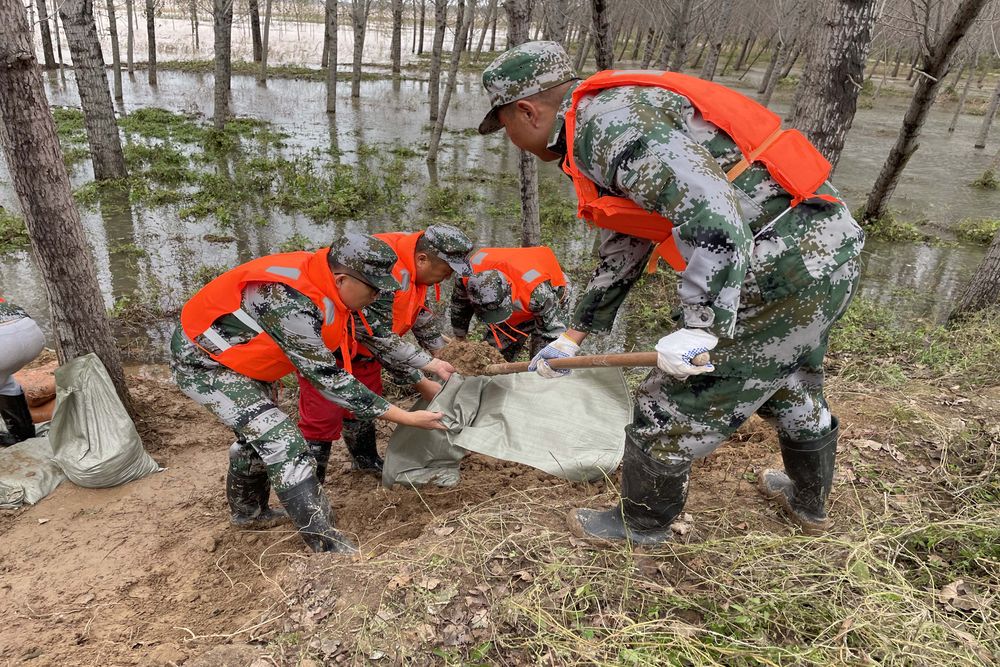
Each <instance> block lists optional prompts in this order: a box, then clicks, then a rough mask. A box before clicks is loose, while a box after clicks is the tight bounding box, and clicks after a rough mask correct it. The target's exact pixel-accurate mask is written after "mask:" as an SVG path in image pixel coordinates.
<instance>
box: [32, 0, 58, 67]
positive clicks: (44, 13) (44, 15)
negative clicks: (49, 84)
mask: <svg viewBox="0 0 1000 667" xmlns="http://www.w3.org/2000/svg"><path fill="white" fill-rule="evenodd" d="M36 4H37V5H38V28H39V29H40V30H41V31H42V54H43V56H44V58H45V69H55V68H56V58H55V56H54V55H52V33H51V32H50V31H49V8H48V7H46V6H45V0H36Z"/></svg>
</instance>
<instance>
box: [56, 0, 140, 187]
mask: <svg viewBox="0 0 1000 667" xmlns="http://www.w3.org/2000/svg"><path fill="white" fill-rule="evenodd" d="M59 14H60V15H61V16H62V20H63V28H64V29H65V30H66V41H67V42H68V43H69V50H70V54H71V55H72V57H73V71H74V73H75V75H76V87H77V91H78V92H79V93H80V107H81V108H82V109H83V122H84V126H85V127H86V128H87V141H88V142H89V144H90V157H91V160H92V162H93V165H94V178H96V179H97V180H99V181H101V180H108V179H115V178H125V176H127V173H126V171H125V157H124V155H123V154H122V142H121V138H120V137H119V136H118V124H117V122H116V121H115V108H114V105H113V104H112V102H111V94H110V93H109V92H108V74H107V71H106V70H105V68H104V58H103V57H102V55H101V43H100V41H99V40H98V39H97V26H96V25H95V23H94V5H93V0H63V2H62V5H60V7H59Z"/></svg>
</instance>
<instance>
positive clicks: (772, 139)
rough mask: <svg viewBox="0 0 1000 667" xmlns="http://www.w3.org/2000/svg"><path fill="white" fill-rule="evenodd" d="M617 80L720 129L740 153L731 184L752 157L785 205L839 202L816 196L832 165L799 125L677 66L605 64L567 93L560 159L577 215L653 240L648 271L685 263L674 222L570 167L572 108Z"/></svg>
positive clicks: (573, 162)
mask: <svg viewBox="0 0 1000 667" xmlns="http://www.w3.org/2000/svg"><path fill="white" fill-rule="evenodd" d="M619 86H654V87H657V88H664V89H666V90H670V91H672V92H675V93H677V94H678V95H683V96H684V97H686V98H687V99H688V101H690V102H691V104H692V106H694V108H695V109H697V110H698V112H699V113H700V114H701V116H702V117H703V118H704V119H705V120H707V121H708V122H710V123H712V124H713V125H715V126H717V127H718V128H719V129H720V130H722V131H723V132H725V133H726V134H727V135H729V137H730V138H731V139H732V140H733V142H735V143H736V145H737V146H738V147H739V149H740V152H742V153H743V159H742V160H740V161H739V162H738V163H737V164H736V165H735V166H734V167H733V168H732V169H730V170H729V171H728V172H726V178H728V179H729V181H730V182H732V181H734V180H736V178H737V177H738V176H739V175H740V174H742V173H743V172H744V171H746V169H747V167H749V166H750V165H751V164H752V163H754V162H760V163H762V164H763V165H764V166H765V167H767V171H768V173H770V175H771V178H773V179H774V180H775V181H777V183H778V184H779V185H781V187H783V188H784V189H785V190H786V191H787V192H788V193H789V194H790V195H791V196H792V202H791V206H792V207H794V206H797V205H798V204H800V203H801V202H803V201H805V200H808V199H822V200H824V201H829V202H839V201H840V200H838V199H837V198H836V197H832V196H830V195H823V194H817V192H816V190H817V189H818V188H819V187H820V186H822V185H823V182H824V181H826V179H827V178H828V177H829V175H830V163H829V161H827V159H826V158H825V157H823V155H822V154H821V153H820V152H819V151H818V150H816V148H815V147H814V146H813V145H812V144H811V143H809V140H808V139H806V138H805V136H803V135H802V133H801V132H799V131H798V130H783V129H781V118H780V117H778V115H777V114H775V113H774V112H773V111H771V110H770V109H768V108H767V107H765V106H763V105H761V104H759V103H757V102H755V101H753V100H751V99H750V98H748V97H747V96H745V95H743V94H741V93H738V92H736V91H735V90H732V89H730V88H727V87H726V86H723V85H721V84H718V83H715V82H712V81H705V80H703V79H698V78H696V77H693V76H688V75H686V74H678V73H676V72H652V71H642V70H604V71H603V72H598V73H597V74H595V75H593V76H591V77H590V78H588V79H585V80H584V81H582V82H581V83H580V85H579V86H577V88H576V90H574V91H573V97H572V103H571V105H570V108H569V111H567V112H566V120H565V124H566V159H565V160H563V171H565V172H566V173H567V174H568V175H569V176H570V177H571V178H572V179H573V187H574V188H575V189H576V196H577V203H578V209H577V215H578V216H579V217H581V218H583V219H584V220H587V221H589V222H591V223H592V224H594V225H596V226H597V227H602V228H604V229H611V230H614V231H617V232H622V233H624V234H629V235H631V236H636V237H639V238H643V239H649V240H651V241H656V242H657V243H658V244H659V245H658V246H657V248H656V250H655V252H654V253H653V256H652V258H651V259H650V269H651V270H653V269H655V266H656V261H657V259H658V258H659V257H662V258H663V259H665V260H666V261H667V263H668V264H670V266H671V267H673V269H674V270H675V271H678V272H680V271H683V270H684V269H685V267H686V262H685V261H684V257H683V256H682V255H681V253H680V250H678V248H677V245H676V243H674V239H673V236H672V233H671V230H672V229H673V223H672V222H671V221H670V220H668V219H667V218H665V217H664V216H662V215H660V214H659V213H654V212H652V211H647V210H645V209H644V208H642V207H641V206H639V205H638V204H636V203H635V202H633V201H632V200H631V199H626V198H625V197H615V196H611V195H603V196H602V195H601V194H600V193H599V192H598V189H597V185H596V184H595V183H594V182H593V181H591V180H590V179H589V178H587V177H586V176H585V175H584V174H583V173H582V172H581V171H580V169H579V168H578V167H577V166H576V160H575V159H574V157H573V140H574V138H575V130H576V109H577V107H578V106H579V104H580V100H581V99H582V98H583V97H584V96H585V95H590V94H593V93H596V92H598V91H601V90H605V89H607V88H617V87H619Z"/></svg>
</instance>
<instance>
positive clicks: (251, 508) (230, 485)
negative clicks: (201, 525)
mask: <svg viewBox="0 0 1000 667" xmlns="http://www.w3.org/2000/svg"><path fill="white" fill-rule="evenodd" d="M270 496H271V482H270V480H268V478H267V473H266V472H263V473H255V474H250V475H244V474H241V473H238V472H235V471H233V469H232V468H230V469H229V473H228V474H227V475H226V500H228V501H229V510H230V511H231V512H232V514H231V516H230V519H229V520H230V522H231V523H232V524H233V525H234V526H238V527H240V528H271V527H273V526H277V525H279V524H282V523H284V522H286V521H288V515H287V514H285V512H284V511H283V510H279V509H272V508H271V507H269V506H268V501H269V500H270Z"/></svg>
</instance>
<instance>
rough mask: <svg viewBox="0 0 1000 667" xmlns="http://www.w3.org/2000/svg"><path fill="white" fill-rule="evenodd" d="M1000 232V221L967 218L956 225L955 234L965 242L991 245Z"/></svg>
mask: <svg viewBox="0 0 1000 667" xmlns="http://www.w3.org/2000/svg"><path fill="white" fill-rule="evenodd" d="M997 232H1000V220H997V219H990V218H985V219H982V218H966V219H965V220H962V221H961V222H959V223H958V224H957V225H955V234H956V235H957V236H958V238H960V239H962V240H963V241H969V242H970V243H978V244H979V245H989V244H990V243H991V242H992V241H993V237H994V236H996V235H997Z"/></svg>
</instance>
